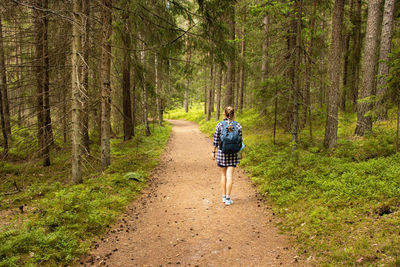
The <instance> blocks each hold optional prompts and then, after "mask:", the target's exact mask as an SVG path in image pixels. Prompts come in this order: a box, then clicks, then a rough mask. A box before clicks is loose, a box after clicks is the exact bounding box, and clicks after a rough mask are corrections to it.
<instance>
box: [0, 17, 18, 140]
mask: <svg viewBox="0 0 400 267" xmlns="http://www.w3.org/2000/svg"><path fill="white" fill-rule="evenodd" d="M3 43H4V40H3V25H2V16H1V14H0V90H1V101H2V103H1V106H2V113H3V117H4V127H5V131H6V133H7V136H10V135H11V123H10V107H9V102H8V92H7V75H6V64H5V57H4V44H3ZM16 56H17V55H16Z"/></svg>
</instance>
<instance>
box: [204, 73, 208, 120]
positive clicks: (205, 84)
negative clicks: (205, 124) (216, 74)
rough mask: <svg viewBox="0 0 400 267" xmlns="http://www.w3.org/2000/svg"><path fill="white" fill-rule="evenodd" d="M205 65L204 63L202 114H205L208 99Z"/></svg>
mask: <svg viewBox="0 0 400 267" xmlns="http://www.w3.org/2000/svg"><path fill="white" fill-rule="evenodd" d="M207 72H208V71H207V65H204V115H206V116H207V99H208V90H207V83H208V81H207Z"/></svg>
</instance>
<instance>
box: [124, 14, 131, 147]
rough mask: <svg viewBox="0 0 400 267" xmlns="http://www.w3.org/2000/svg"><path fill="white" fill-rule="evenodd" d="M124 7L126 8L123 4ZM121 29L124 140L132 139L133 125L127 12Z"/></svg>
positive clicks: (129, 27)
mask: <svg viewBox="0 0 400 267" xmlns="http://www.w3.org/2000/svg"><path fill="white" fill-rule="evenodd" d="M125 8H127V7H126V6H125ZM123 16H124V18H123V23H124V25H123V31H122V33H121V34H122V45H123V49H122V53H123V64H122V68H123V70H122V112H123V114H124V118H123V119H124V123H123V128H124V141H126V140H130V139H132V136H133V125H132V110H131V107H132V105H131V36H130V34H131V26H130V22H129V21H128V20H129V14H125V11H124V14H123Z"/></svg>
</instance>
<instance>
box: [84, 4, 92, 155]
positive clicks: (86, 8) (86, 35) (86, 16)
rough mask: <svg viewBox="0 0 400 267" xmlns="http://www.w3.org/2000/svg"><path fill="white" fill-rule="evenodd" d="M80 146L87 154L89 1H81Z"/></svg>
mask: <svg viewBox="0 0 400 267" xmlns="http://www.w3.org/2000/svg"><path fill="white" fill-rule="evenodd" d="M82 12H83V14H82V31H83V36H82V54H83V60H84V62H83V65H82V92H83V95H82V144H83V147H84V148H85V150H86V153H87V154H89V152H90V148H89V49H90V45H89V32H90V25H89V16H90V2H89V0H82Z"/></svg>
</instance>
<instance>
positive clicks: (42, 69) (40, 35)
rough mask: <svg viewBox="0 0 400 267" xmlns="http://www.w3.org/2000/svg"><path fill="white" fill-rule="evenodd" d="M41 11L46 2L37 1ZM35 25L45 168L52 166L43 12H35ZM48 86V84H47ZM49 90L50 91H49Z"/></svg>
mask: <svg viewBox="0 0 400 267" xmlns="http://www.w3.org/2000/svg"><path fill="white" fill-rule="evenodd" d="M35 3H36V6H37V7H38V8H39V9H43V8H45V7H46V0H36V2H35ZM34 25H35V36H36V40H35V61H36V68H35V69H36V112H37V125H38V141H39V152H40V155H41V157H42V158H43V166H50V149H49V146H50V143H49V142H48V135H47V133H46V132H47V128H46V106H45V102H44V98H45V95H46V93H45V90H46V89H45V87H46V76H47V75H46V70H47V71H48V68H46V63H48V61H47V60H46V57H47V53H46V52H47V51H46V47H47V46H46V45H45V44H46V42H47V19H46V17H45V15H44V14H43V13H42V11H40V10H38V9H35V10H34ZM46 61H47V62H46ZM47 85H48V84H47ZM47 90H48V89H47Z"/></svg>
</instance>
